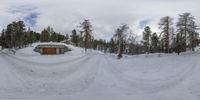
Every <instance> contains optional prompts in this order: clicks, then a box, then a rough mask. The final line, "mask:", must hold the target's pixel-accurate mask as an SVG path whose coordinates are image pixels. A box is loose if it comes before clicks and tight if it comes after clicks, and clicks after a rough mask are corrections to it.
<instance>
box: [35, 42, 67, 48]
mask: <svg viewBox="0 0 200 100" xmlns="http://www.w3.org/2000/svg"><path fill="white" fill-rule="evenodd" d="M35 47H39V48H45V47H55V48H66V47H67V46H66V44H65V43H57V42H46V43H38V44H37V45H36V46H35Z"/></svg>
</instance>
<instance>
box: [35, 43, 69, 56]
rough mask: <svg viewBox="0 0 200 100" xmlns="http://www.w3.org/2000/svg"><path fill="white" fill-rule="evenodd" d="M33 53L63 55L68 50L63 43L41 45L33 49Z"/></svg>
mask: <svg viewBox="0 0 200 100" xmlns="http://www.w3.org/2000/svg"><path fill="white" fill-rule="evenodd" d="M34 51H36V52H39V53H40V54H41V55H58V54H64V53H65V52H67V51H70V49H69V48H68V47H67V46H66V45H65V44H63V43H41V44H38V45H37V46H36V47H35V49H34Z"/></svg>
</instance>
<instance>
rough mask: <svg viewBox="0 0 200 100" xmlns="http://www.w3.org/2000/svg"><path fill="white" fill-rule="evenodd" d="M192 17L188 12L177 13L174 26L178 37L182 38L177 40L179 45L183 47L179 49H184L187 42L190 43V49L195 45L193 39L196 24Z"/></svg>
mask: <svg viewBox="0 0 200 100" xmlns="http://www.w3.org/2000/svg"><path fill="white" fill-rule="evenodd" d="M194 19H195V18H194V17H193V16H192V15H191V14H190V13H188V12H186V13H183V14H181V15H179V19H178V22H177V24H176V26H177V32H178V34H179V37H180V39H182V40H179V42H180V43H181V46H182V47H183V48H182V49H181V51H186V48H187V46H188V45H189V44H191V49H192V50H194V46H195V45H193V44H194V42H193V40H194V39H195V34H196V26H195V21H194ZM188 38H189V40H188Z"/></svg>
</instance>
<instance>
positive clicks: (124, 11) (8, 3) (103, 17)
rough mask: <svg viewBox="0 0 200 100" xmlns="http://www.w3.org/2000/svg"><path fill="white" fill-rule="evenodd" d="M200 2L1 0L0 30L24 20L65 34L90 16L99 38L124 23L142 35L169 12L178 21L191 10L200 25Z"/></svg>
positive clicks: (109, 35)
mask: <svg viewBox="0 0 200 100" xmlns="http://www.w3.org/2000/svg"><path fill="white" fill-rule="evenodd" d="M199 4H200V1H199V0H0V29H2V28H5V27H6V25H7V24H8V23H10V22H12V21H17V20H23V21H25V22H26V25H28V26H30V27H31V28H32V29H33V30H35V31H38V32H40V31H41V30H42V29H44V28H45V27H47V26H49V25H50V26H52V27H53V28H54V30H55V31H57V32H61V33H63V34H66V33H70V32H71V30H72V29H74V28H77V26H78V25H79V23H80V22H81V21H83V20H84V19H89V20H90V21H91V23H92V25H93V33H94V35H95V37H96V38H104V39H109V38H110V37H111V36H112V35H113V33H114V29H116V28H117V27H118V26H120V25H121V24H123V23H126V24H128V25H129V26H130V28H131V29H132V30H133V32H134V33H137V34H138V35H141V34H142V30H143V28H144V27H145V26H146V25H149V26H151V27H152V30H153V31H159V30H158V29H157V27H158V26H157V24H158V21H159V19H160V18H161V17H163V16H167V15H168V16H171V17H173V18H174V19H175V20H174V21H175V22H176V18H177V17H178V14H181V13H184V12H191V13H192V15H193V16H195V18H196V21H197V22H199V23H198V24H200V13H199V11H200V6H199Z"/></svg>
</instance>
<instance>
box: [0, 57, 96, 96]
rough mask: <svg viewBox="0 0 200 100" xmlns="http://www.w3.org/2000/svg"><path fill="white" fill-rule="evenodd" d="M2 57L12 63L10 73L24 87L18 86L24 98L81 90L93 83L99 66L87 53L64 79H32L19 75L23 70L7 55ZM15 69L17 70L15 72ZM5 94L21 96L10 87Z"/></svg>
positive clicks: (71, 92)
mask: <svg viewBox="0 0 200 100" xmlns="http://www.w3.org/2000/svg"><path fill="white" fill-rule="evenodd" d="M3 57H4V59H5V60H6V62H7V63H9V64H11V65H12V67H11V68H10V71H11V73H13V75H16V76H15V77H17V79H18V80H20V81H21V83H22V85H23V87H24V88H23V87H19V89H22V93H20V94H21V95H22V96H21V97H22V98H24V99H30V98H37V96H47V95H64V94H65V95H69V94H73V93H76V92H81V91H83V90H85V89H87V88H89V87H90V85H91V84H93V83H94V81H95V79H96V76H97V73H98V68H99V66H96V65H98V59H96V58H95V57H94V55H88V56H87V57H86V58H87V59H86V58H85V60H81V61H78V62H77V63H78V64H77V66H78V65H79V66H81V67H80V68H75V70H74V71H75V72H73V73H71V74H70V75H67V74H65V75H66V76H65V77H64V79H62V80H60V81H59V79H58V80H57V79H56V81H54V80H41V81H40V79H39V80H37V79H36V80H35V79H32V78H31V76H27V75H26V74H24V75H20V74H21V73H24V72H23V71H21V70H19V66H18V65H17V64H16V63H13V62H12V59H10V58H9V57H8V58H7V59H6V55H4V56H3ZM91 63H93V64H91ZM24 67H26V66H24ZM74 67H75V66H74ZM13 68H15V70H13ZM16 69H17V70H18V72H17V73H16ZM57 78H59V77H57ZM34 83H37V85H35V86H34ZM31 84H32V85H31ZM11 87H12V86H11ZM14 87H15V86H14ZM15 88H17V87H15ZM31 88H36V89H31ZM13 89H14V88H13ZM26 89H28V90H26ZM5 92H6V91H5ZM7 93H10V94H7ZM6 94H7V95H9V97H7V98H21V97H20V96H16V95H14V94H15V93H12V89H11V91H7V92H6ZM23 95H27V97H23ZM29 95H30V96H29ZM0 98H6V97H0Z"/></svg>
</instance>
